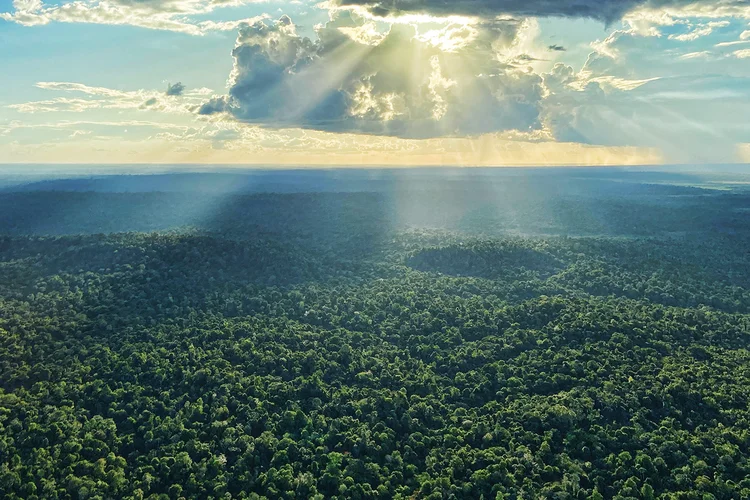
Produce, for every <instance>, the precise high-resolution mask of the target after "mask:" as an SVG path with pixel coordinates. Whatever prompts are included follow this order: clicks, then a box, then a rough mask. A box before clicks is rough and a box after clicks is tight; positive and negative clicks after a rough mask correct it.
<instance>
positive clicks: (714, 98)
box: [0, 0, 750, 166]
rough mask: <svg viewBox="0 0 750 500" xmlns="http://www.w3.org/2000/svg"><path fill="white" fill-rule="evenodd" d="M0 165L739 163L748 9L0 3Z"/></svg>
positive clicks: (655, 4)
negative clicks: (0, 77)
mask: <svg viewBox="0 0 750 500" xmlns="http://www.w3.org/2000/svg"><path fill="white" fill-rule="evenodd" d="M0 68H2V75H3V76H2V79H1V80H0V81H2V86H0V163H55V164H62V163H79V164H80V163H83V164H89V163H93V164H99V163H107V164H114V163H122V164H136V163H164V164H179V163H190V164H243V165H244V164H247V165H295V166H306V165H311V166H319V165H336V166H376V165H394V166H400V165H403V166H415V165H466V166H473V165H507V166H515V165H654V164H673V163H682V164H711V163H743V162H750V120H748V118H747V117H748V116H750V0H701V1H691V0H557V1H549V0H455V1H450V2H447V1H445V0H292V1H283V2H282V1H275V0H265V1H257V0H75V1H69V0H12V1H11V0H0Z"/></svg>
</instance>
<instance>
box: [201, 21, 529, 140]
mask: <svg viewBox="0 0 750 500" xmlns="http://www.w3.org/2000/svg"><path fill="white" fill-rule="evenodd" d="M364 26H367V25H366V23H365V21H363V20H362V19H357V18H355V17H353V16H352V15H350V14H349V13H346V12H342V13H339V14H336V15H334V18H333V20H331V21H330V22H328V23H327V24H326V25H324V26H320V27H318V29H317V32H316V34H317V38H316V39H315V40H311V39H309V38H305V37H301V36H299V35H298V34H297V30H296V27H295V25H294V23H293V22H292V20H291V19H290V18H289V17H287V16H283V17H281V18H280V19H279V20H278V21H276V22H274V23H271V24H267V23H265V22H262V21H259V22H257V23H255V24H253V25H251V26H245V27H243V28H241V29H240V32H239V36H238V38H237V43H236V45H235V48H234V50H233V52H232V55H233V57H234V67H233V70H232V73H231V75H230V78H229V83H230V87H229V93H228V95H226V96H223V97H217V98H213V99H210V100H208V101H207V102H205V103H204V104H203V106H201V108H200V109H199V114H201V115H211V114H216V113H229V114H230V115H231V116H232V117H233V118H235V119H237V120H239V121H242V122H246V123H253V124H260V125H264V126H267V127H271V128H283V127H302V128H309V129H316V130H324V131H336V132H354V133H364V134H373V135H391V136H398V137H416V138H425V137H436V136H450V135H476V134H482V133H486V132H495V131H504V130H521V131H529V130H534V129H539V128H540V127H541V123H540V121H539V106H540V102H541V100H542V94H543V88H542V79H541V77H540V76H539V75H538V74H534V73H533V72H532V71H529V69H528V65H529V63H530V62H532V61H533V60H535V59H536V58H534V57H532V55H530V54H528V53H527V52H528V51H527V50H526V49H527V47H526V46H525V45H524V43H525V42H524V37H525V36H526V35H527V34H528V32H531V31H533V30H534V29H536V27H535V25H533V22H531V21H530V22H527V23H521V22H519V21H516V20H495V21H492V22H487V23H483V24H481V25H474V26H471V27H470V28H469V29H464V28H466V27H464V26H455V25H447V26H445V27H444V28H442V29H439V30H433V31H429V32H426V33H419V32H418V30H417V29H416V28H415V27H413V26H409V25H401V24H394V25H393V26H391V28H390V29H389V30H388V31H387V32H386V33H382V34H379V35H378V36H368V37H362V36H358V35H356V34H357V33H360V32H361V29H362V28H363V27H364ZM367 29H368V30H369V29H370V28H369V27H368V28H367Z"/></svg>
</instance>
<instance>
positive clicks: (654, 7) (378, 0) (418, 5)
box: [328, 0, 750, 23]
mask: <svg viewBox="0 0 750 500" xmlns="http://www.w3.org/2000/svg"><path fill="white" fill-rule="evenodd" d="M328 4H329V5H330V6H331V7H333V8H345V9H354V10H356V11H357V12H360V13H366V14H367V15H370V16H374V17H381V18H389V17H391V18H393V17H399V16H403V15H409V14H411V15H414V14H421V15H431V16H439V17H441V16H451V15H459V16H471V17H494V16H498V15H511V16H520V17H527V16H530V17H569V18H592V19H597V20H600V21H604V22H607V23H609V22H613V21H615V20H618V19H621V18H622V17H623V16H625V15H626V14H632V13H634V12H643V13H650V12H654V11H659V10H667V11H670V12H673V13H678V12H679V13H685V14H687V15H696V16H698V17H725V16H745V17H747V16H750V5H748V2H747V0H713V1H700V2H699V1H696V0H554V1H550V0H455V1H450V2H448V1H445V0H330V1H329V3H328Z"/></svg>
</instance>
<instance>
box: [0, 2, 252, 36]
mask: <svg viewBox="0 0 750 500" xmlns="http://www.w3.org/2000/svg"><path fill="white" fill-rule="evenodd" d="M258 1H262V0H136V1H134V0H75V1H68V2H65V3H61V4H45V3H43V2H42V1H41V0H14V2H13V7H14V11H13V12H3V13H0V19H5V20H6V21H11V22H15V23H17V24H20V25H23V26H40V25H45V24H49V23H51V22H60V23H88V24H111V25H131V26H138V27H141V28H147V29H154V30H166V31H176V32H181V33H186V34H189V35H203V34H205V33H207V32H209V31H228V30H235V29H237V27H239V26H240V25H242V24H243V23H249V24H252V23H253V22H255V21H256V20H257V19H258V18H252V19H244V20H237V21H224V22H216V21H202V22H196V21H191V20H190V18H189V16H194V15H200V14H207V13H210V12H213V11H214V10H216V9H218V8H222V7H231V6H239V5H243V4H247V3H253V2H258Z"/></svg>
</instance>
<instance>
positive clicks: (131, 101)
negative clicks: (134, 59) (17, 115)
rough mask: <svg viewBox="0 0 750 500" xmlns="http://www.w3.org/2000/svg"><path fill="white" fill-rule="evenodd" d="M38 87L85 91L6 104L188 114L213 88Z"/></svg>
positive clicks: (33, 109) (45, 109) (25, 108)
mask: <svg viewBox="0 0 750 500" xmlns="http://www.w3.org/2000/svg"><path fill="white" fill-rule="evenodd" d="M36 87H37V88H40V89H44V90H49V91H54V92H62V93H77V94H84V95H85V96H87V97H86V98H78V97H77V98H69V97H55V98H52V99H45V100H42V101H31V102H24V103H16V104H9V105H8V106H7V107H8V108H10V109H13V110H15V111H18V112H21V113H53V112H73V113H82V112H85V111H88V110H93V109H121V110H128V109H130V110H138V109H141V110H146V109H148V110H155V111H162V112H166V113H177V114H189V113H191V112H193V111H194V109H195V108H196V107H197V106H198V105H199V104H200V103H201V102H203V100H204V99H205V97H206V96H207V95H209V94H210V93H211V92H212V91H211V90H210V89H206V88H200V89H195V90H186V91H183V92H182V93H180V94H179V95H169V94H168V90H169V88H170V87H169V86H168V87H167V92H165V91H156V90H127V91H126V90H117V89H111V88H107V87H92V86H89V85H85V84H82V83H76V82H38V83H37V84H36Z"/></svg>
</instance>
